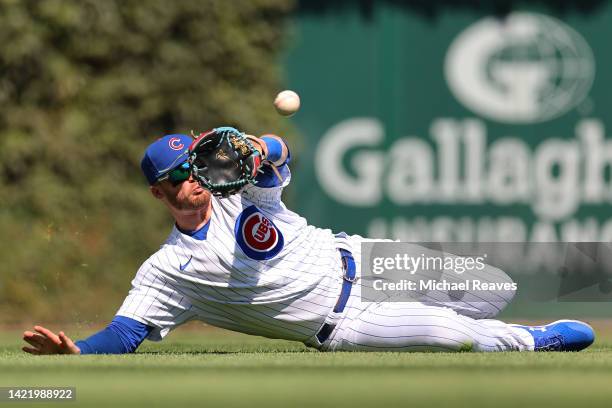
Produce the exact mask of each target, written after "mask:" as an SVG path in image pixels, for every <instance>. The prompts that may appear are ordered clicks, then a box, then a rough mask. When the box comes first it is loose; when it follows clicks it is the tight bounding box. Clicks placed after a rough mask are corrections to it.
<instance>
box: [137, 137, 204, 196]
mask: <svg viewBox="0 0 612 408" xmlns="http://www.w3.org/2000/svg"><path fill="white" fill-rule="evenodd" d="M191 142H193V138H192V137H191V136H188V135H183V134H174V135H166V136H164V137H162V138H161V139H158V140H156V141H155V142H153V143H151V144H150V145H149V147H147V150H145V153H144V157H143V158H142V161H141V162H140V168H141V169H142V172H143V173H144V175H145V177H146V178H147V180H148V181H149V184H150V185H153V184H155V183H156V182H157V180H158V179H159V178H160V177H161V176H163V175H164V174H166V173H168V172H169V171H170V170H172V169H174V168H176V167H178V166H180V165H181V164H183V163H185V162H186V161H187V159H189V146H190V145H191Z"/></svg>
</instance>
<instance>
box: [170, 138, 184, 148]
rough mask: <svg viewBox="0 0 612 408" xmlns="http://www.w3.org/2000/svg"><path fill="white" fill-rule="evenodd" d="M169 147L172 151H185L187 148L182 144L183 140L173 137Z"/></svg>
mask: <svg viewBox="0 0 612 408" xmlns="http://www.w3.org/2000/svg"><path fill="white" fill-rule="evenodd" d="M168 146H170V148H171V149H172V150H183V149H184V148H185V144H184V143H181V139H180V138H179V137H173V138H171V139H170V140H169V141H168Z"/></svg>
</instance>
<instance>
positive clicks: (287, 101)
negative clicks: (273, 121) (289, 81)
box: [274, 90, 300, 116]
mask: <svg viewBox="0 0 612 408" xmlns="http://www.w3.org/2000/svg"><path fill="white" fill-rule="evenodd" d="M274 107H275V108H276V111H277V112H278V113H280V114H281V115H283V116H291V115H293V114H294V113H295V112H297V111H298V109H300V96H299V95H298V94H296V93H295V92H293V91H290V90H285V91H282V92H280V93H279V94H278V95H276V99H274Z"/></svg>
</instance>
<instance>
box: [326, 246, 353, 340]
mask: <svg viewBox="0 0 612 408" xmlns="http://www.w3.org/2000/svg"><path fill="white" fill-rule="evenodd" d="M339 251H340V256H341V257H342V271H343V275H342V279H343V280H342V290H341V291H340V296H339V297H338V301H337V302H336V305H335V306H334V309H333V312H334V313H342V312H343V311H344V308H345V306H346V303H347V302H348V299H349V296H350V295H351V289H352V288H353V283H355V281H356V280H357V270H356V268H355V259H353V254H351V252H350V251H347V250H346V249H339ZM335 327H336V323H335V322H334V323H323V325H322V326H321V328H320V329H319V331H317V334H316V337H317V340H318V341H319V343H323V342H325V340H327V339H328V338H329V336H330V335H331V334H332V332H333V331H334V328H335Z"/></svg>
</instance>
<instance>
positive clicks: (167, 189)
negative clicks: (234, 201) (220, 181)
mask: <svg viewBox="0 0 612 408" xmlns="http://www.w3.org/2000/svg"><path fill="white" fill-rule="evenodd" d="M154 189H155V190H158V191H159V195H158V194H156V191H155V190H154ZM152 191H153V195H155V196H156V197H157V198H159V199H161V200H162V201H164V202H166V203H167V204H168V205H170V206H172V207H174V208H176V209H177V210H199V209H202V208H204V207H206V206H207V205H208V203H209V202H210V192H209V191H208V190H205V189H203V188H202V187H201V186H200V185H199V184H198V183H197V182H196V181H195V180H194V179H193V177H191V176H190V177H189V178H188V179H187V180H185V181H183V182H181V183H178V184H176V185H173V184H172V183H171V182H170V181H168V180H164V181H162V182H160V183H158V184H156V185H155V186H153V187H152Z"/></svg>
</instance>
